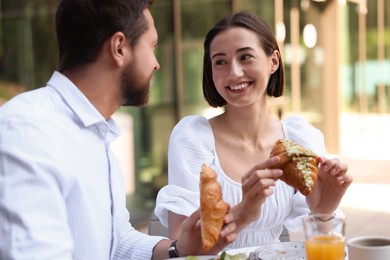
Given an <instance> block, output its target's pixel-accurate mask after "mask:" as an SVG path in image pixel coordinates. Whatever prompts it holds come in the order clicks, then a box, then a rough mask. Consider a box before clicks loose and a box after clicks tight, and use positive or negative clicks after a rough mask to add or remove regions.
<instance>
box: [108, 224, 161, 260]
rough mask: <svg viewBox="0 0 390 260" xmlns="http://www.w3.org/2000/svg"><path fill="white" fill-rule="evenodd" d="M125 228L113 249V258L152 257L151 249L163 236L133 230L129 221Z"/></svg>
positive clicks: (141, 259) (139, 258)
mask: <svg viewBox="0 0 390 260" xmlns="http://www.w3.org/2000/svg"><path fill="white" fill-rule="evenodd" d="M126 226H127V229H126V230H125V231H124V232H123V233H122V234H121V237H120V238H119V243H118V246H117V247H116V250H115V255H114V259H115V260H129V259H134V260H144V259H152V254H153V249H154V247H155V246H156V244H157V243H158V242H159V241H161V240H164V239H167V238H165V237H160V236H149V235H147V234H144V233H142V232H139V231H137V230H135V229H134V228H133V227H132V226H131V225H129V223H127V224H126Z"/></svg>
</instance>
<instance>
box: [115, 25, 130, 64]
mask: <svg viewBox="0 0 390 260" xmlns="http://www.w3.org/2000/svg"><path fill="white" fill-rule="evenodd" d="M110 54H111V57H112V59H113V60H114V62H115V63H116V64H117V65H118V66H122V65H123V64H127V63H126V61H127V60H128V59H130V58H131V47H130V44H129V42H128V40H127V38H126V36H125V34H124V33H123V32H116V33H114V34H113V35H112V36H111V38H110Z"/></svg>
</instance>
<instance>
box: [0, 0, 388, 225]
mask: <svg viewBox="0 0 390 260" xmlns="http://www.w3.org/2000/svg"><path fill="white" fill-rule="evenodd" d="M57 3H58V0H0V5H1V9H0V105H1V104H2V103H3V102H5V101H6V100H8V99H10V98H11V97H12V96H14V95H16V94H18V93H20V92H23V91H26V90H29V89H33V88H37V87H40V86H43V85H44V84H45V83H46V81H47V79H48V78H49V77H50V75H51V73H52V72H53V70H55V69H56V68H57V62H58V58H57V45H56V37H55V31H54V14H55V9H56V4H57ZM238 10H249V11H252V12H255V13H256V14H258V15H260V16H262V17H263V18H264V19H265V20H266V21H267V22H268V23H269V24H270V25H271V26H272V27H273V28H274V29H275V31H277V32H278V35H279V33H283V32H285V33H284V34H281V35H282V38H280V40H279V43H280V47H281V51H282V58H283V60H284V62H285V70H286V91H285V96H284V97H283V98H281V99H277V100H270V104H271V108H270V109H271V110H270V111H271V113H273V114H275V116H279V117H283V116H285V115H287V114H289V113H300V114H302V115H304V116H305V117H307V119H308V120H309V121H311V122H312V123H313V124H315V125H316V126H317V127H319V128H320V129H321V130H323V132H324V133H325V135H328V136H335V135H337V130H336V132H332V131H333V130H332V129H333V128H332V127H334V126H335V125H337V120H338V115H339V114H340V113H343V112H356V113H390V73H389V72H390V2H389V1H387V0H370V1H365V0H349V1H347V0H344V1H342V0H338V1H330V0H328V1H325V2H317V1H313V0H291V1H290V0H261V1H259V0H157V1H155V5H154V7H153V9H152V13H153V16H154V18H155V23H156V27H157V31H158V33H159V44H158V48H157V51H156V54H157V58H158V60H159V62H160V65H161V69H160V70H159V71H157V72H156V74H155V77H154V79H153V81H152V84H151V96H150V102H149V104H148V105H147V106H146V107H143V108H123V109H120V111H119V112H118V118H119V119H120V120H122V119H123V121H122V122H123V123H122V125H121V126H123V130H122V131H123V134H124V136H125V138H124V139H121V140H119V142H118V143H116V144H115V145H114V146H113V148H114V149H115V150H121V151H120V152H118V155H119V157H120V158H119V159H120V160H121V161H122V162H123V165H124V172H125V175H126V177H127V180H128V186H129V187H128V189H127V191H128V200H127V201H128V207H129V209H130V210H131V213H132V219H133V223H138V222H142V221H143V220H147V219H148V217H149V215H150V212H151V211H152V210H153V208H154V201H155V196H156V194H157V192H158V190H159V189H160V188H161V187H162V186H163V185H165V184H166V182H167V150H168V141H169V135H170V133H171V131H172V129H173V127H174V125H175V124H176V122H177V121H178V120H179V119H180V118H182V117H183V116H185V115H189V114H201V115H205V116H207V117H209V116H212V115H213V114H214V113H219V110H215V109H210V108H209V107H208V105H207V103H206V102H205V101H204V99H203V94H202V87H201V83H202V60H203V57H202V55H203V40H204V37H205V35H206V33H207V31H208V30H209V28H211V27H212V26H213V25H214V24H215V23H216V22H217V21H218V20H220V19H221V18H222V17H224V16H226V15H227V14H229V13H231V12H234V11H238ZM283 29H284V30H283ZM338 98H339V103H340V107H338V106H335V105H333V104H334V102H336V103H337V102H338V101H337V100H338ZM332 102H333V103H332ZM329 129H330V130H329ZM327 142H329V146H330V147H333V148H332V149H333V151H335V152H337V149H338V148H337V146H338V144H337V138H336V139H334V140H332V139H328V140H327ZM327 145H328V143H327Z"/></svg>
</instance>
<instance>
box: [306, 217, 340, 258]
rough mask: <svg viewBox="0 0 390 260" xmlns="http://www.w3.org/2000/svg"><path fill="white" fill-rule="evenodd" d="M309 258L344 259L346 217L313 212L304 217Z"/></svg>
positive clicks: (307, 256) (307, 255)
mask: <svg viewBox="0 0 390 260" xmlns="http://www.w3.org/2000/svg"><path fill="white" fill-rule="evenodd" d="M303 227H304V231H305V248H306V259H307V260H344V257H345V218H344V217H339V216H334V215H326V214H313V215H309V216H306V217H304V218H303Z"/></svg>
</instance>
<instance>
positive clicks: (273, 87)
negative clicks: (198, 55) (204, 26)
mask: <svg viewBox="0 0 390 260" xmlns="http://www.w3.org/2000/svg"><path fill="white" fill-rule="evenodd" d="M233 27H241V28H245V29H248V30H250V31H252V32H254V33H255V34H256V35H257V37H258V39H259V42H260V44H261V47H262V48H263V49H264V51H265V53H266V54H267V55H268V56H270V55H272V53H273V52H274V51H275V50H278V51H279V46H278V43H277V41H276V38H275V35H274V33H273V31H272V29H271V28H270V27H269V25H268V24H267V23H266V22H265V21H264V20H263V19H261V18H260V17H258V16H256V15H254V14H251V13H248V12H238V13H235V14H232V15H230V16H228V17H226V18H224V19H222V20H221V21H219V22H218V23H217V24H216V25H215V26H214V27H213V28H212V29H211V30H210V31H209V32H208V33H207V35H206V39H205V41H204V56H203V95H204V97H205V99H206V101H207V102H208V103H209V104H210V106H212V107H222V106H224V105H226V100H225V99H224V98H223V97H222V96H221V95H220V94H219V93H218V91H217V89H216V88H215V85H214V81H213V75H212V73H213V72H212V67H211V57H210V45H211V42H212V41H213V39H214V38H215V36H217V35H218V34H219V33H221V32H222V31H225V30H227V29H229V28H233ZM283 90H284V68H283V63H282V58H281V57H280V58H279V68H278V69H277V70H276V71H275V72H274V73H273V74H272V75H271V78H270V80H269V82H268V86H267V95H268V96H271V97H280V96H281V95H282V94H283Z"/></svg>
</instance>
